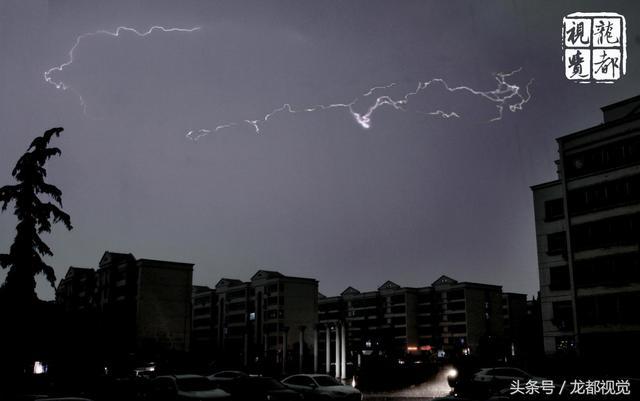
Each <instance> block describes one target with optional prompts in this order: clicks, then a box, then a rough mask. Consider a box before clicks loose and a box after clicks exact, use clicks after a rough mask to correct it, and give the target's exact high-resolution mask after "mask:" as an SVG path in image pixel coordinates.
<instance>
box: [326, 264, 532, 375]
mask: <svg viewBox="0 0 640 401" xmlns="http://www.w3.org/2000/svg"><path fill="white" fill-rule="evenodd" d="M515 295H516V294H513V296H515ZM522 296H523V297H526V296H524V295H522ZM318 309H319V321H320V327H319V348H320V349H324V351H325V352H324V361H321V370H322V371H325V372H327V373H329V372H332V373H333V374H335V375H336V376H337V377H342V378H345V377H347V376H349V374H350V372H348V370H349V369H351V368H354V367H358V366H359V365H360V364H361V363H362V360H363V358H367V357H369V356H375V357H384V358H392V359H396V358H403V357H405V356H407V355H411V354H413V355H416V354H420V353H423V352H434V353H435V352H437V353H439V354H440V355H443V354H446V353H466V354H468V353H471V352H477V351H485V350H486V349H487V348H488V347H493V346H494V345H495V346H497V345H498V341H501V340H503V335H504V329H503V325H504V314H503V310H502V292H501V287H500V286H495V285H487V284H479V283H469V282H462V283H459V282H457V281H456V280H453V279H451V278H449V277H447V276H442V277H440V278H439V279H438V280H436V281H435V282H433V283H432V284H431V286H429V287H421V288H411V287H401V286H399V285H397V284H395V283H393V282H391V281H387V282H386V283H384V284H383V285H382V286H380V287H379V288H378V289H377V290H376V291H368V292H360V291H358V290H356V289H355V288H353V287H349V288H347V289H346V290H345V291H344V292H342V294H340V296H335V297H325V296H321V297H320V299H319V305H318ZM515 312H516V310H515V309H514V310H513V313H515ZM509 313H511V312H509ZM521 313H522V314H525V313H526V309H522V311H521ZM509 317H510V319H515V318H516V317H515V315H513V316H512V315H511V314H510V315H509ZM494 343H495V344H494ZM481 345H482V346H481ZM483 348H484V349H483ZM334 355H335V357H334Z"/></svg>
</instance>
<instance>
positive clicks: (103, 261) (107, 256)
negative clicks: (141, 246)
mask: <svg viewBox="0 0 640 401" xmlns="http://www.w3.org/2000/svg"><path fill="white" fill-rule="evenodd" d="M135 260H136V258H135V256H133V254H131V253H119V252H111V251H105V252H104V253H103V254H102V258H100V262H98V266H100V267H103V266H105V265H110V264H116V263H121V262H124V261H127V262H135Z"/></svg>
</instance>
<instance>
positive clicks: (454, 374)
mask: <svg viewBox="0 0 640 401" xmlns="http://www.w3.org/2000/svg"><path fill="white" fill-rule="evenodd" d="M456 377H458V370H457V369H455V368H451V369H449V371H448V372H447V378H449V379H455V378H456Z"/></svg>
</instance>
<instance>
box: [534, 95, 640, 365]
mask: <svg viewBox="0 0 640 401" xmlns="http://www.w3.org/2000/svg"><path fill="white" fill-rule="evenodd" d="M638 106H640V97H635V98H632V99H628V100H626V101H623V102H620V103H618V104H614V105H610V106H606V107H604V108H603V111H604V121H605V124H603V125H599V126H596V127H593V128H589V129H586V130H583V131H580V132H578V133H575V134H571V135H567V136H564V137H561V138H559V139H558V144H559V154H560V160H559V162H558V164H559V166H560V169H559V178H560V180H559V181H558V182H554V183H549V184H542V185H538V186H534V187H533V188H532V189H533V193H534V204H535V210H536V233H537V238H538V261H539V269H540V287H541V288H540V301H541V315H542V323H543V332H544V348H545V352H546V353H548V354H551V353H555V352H557V351H566V350H569V351H572V350H573V349H574V346H577V348H576V351H578V352H580V353H585V354H591V355H594V356H595V355H598V356H602V355H603V354H604V353H603V352H602V350H603V346H604V345H606V347H607V348H608V349H609V350H610V351H609V352H608V353H610V354H613V353H615V352H612V350H614V349H615V350H618V351H620V352H626V353H628V352H632V351H633V352H635V353H637V354H640V349H638V348H639V347H638V346H637V345H635V343H636V342H635V341H629V339H630V338H633V337H634V336H637V335H640V318H639V317H638V316H639V315H638V314H637V313H636V312H635V311H634V305H635V304H636V303H637V301H638V300H640V269H639V267H640V249H639V244H638V238H640V113H639V107H638ZM551 198H561V199H563V211H562V212H563V213H562V216H561V218H557V217H556V218H553V219H551V218H549V216H547V214H548V210H545V207H544V204H545V202H546V201H548V200H549V199H551ZM567 228H569V229H567ZM553 231H556V232H557V231H560V232H563V231H564V233H565V237H566V243H567V246H566V249H565V251H564V253H561V252H550V248H554V247H553V246H550V243H551V242H554V241H552V240H551V238H550V237H549V233H550V232H553ZM558 238H559V236H558V237H556V238H555V239H556V240H557V239H558ZM555 243H556V245H557V244H558V243H557V241H555ZM563 264H564V265H565V266H567V268H566V269H567V273H566V274H560V272H561V271H562V269H560V268H559V267H561V266H562V265H563ZM554 273H555V274H554ZM566 275H568V276H569V283H568V285H567V283H566V280H565V278H564V277H565V276H566ZM554 278H555V282H556V283H555V285H554ZM558 283H560V284H561V285H558ZM616 338H618V340H616ZM634 350H635V351H634ZM616 352H617V351H616Z"/></svg>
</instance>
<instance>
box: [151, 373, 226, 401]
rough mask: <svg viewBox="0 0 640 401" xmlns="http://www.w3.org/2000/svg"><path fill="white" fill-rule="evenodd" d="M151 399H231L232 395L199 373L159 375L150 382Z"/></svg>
mask: <svg viewBox="0 0 640 401" xmlns="http://www.w3.org/2000/svg"><path fill="white" fill-rule="evenodd" d="M148 398H149V400H153V401H181V400H185V401H186V400H200V401H204V400H229V399H231V396H230V395H229V393H227V392H226V391H224V390H222V389H220V388H218V386H216V384H215V383H212V382H211V381H210V380H209V379H207V378H206V377H204V376H199V375H171V376H159V377H156V378H155V379H153V380H152V381H151V383H150V391H149V397H148Z"/></svg>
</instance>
